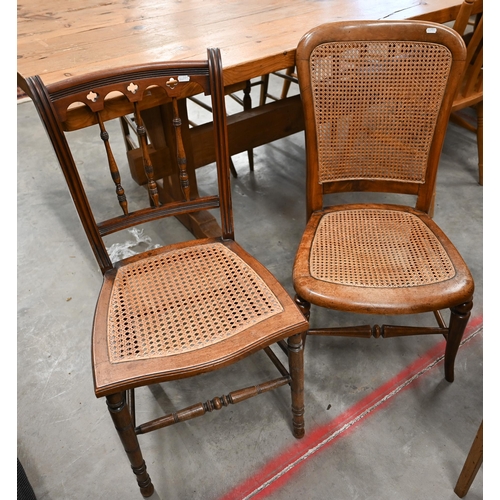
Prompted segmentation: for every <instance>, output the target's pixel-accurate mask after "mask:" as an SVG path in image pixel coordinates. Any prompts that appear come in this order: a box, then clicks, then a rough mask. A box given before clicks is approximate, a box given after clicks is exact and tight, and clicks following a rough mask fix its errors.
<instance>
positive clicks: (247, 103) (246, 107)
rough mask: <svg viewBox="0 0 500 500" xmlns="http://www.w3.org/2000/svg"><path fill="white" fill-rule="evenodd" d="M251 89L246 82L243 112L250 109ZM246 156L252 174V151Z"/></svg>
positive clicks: (248, 81)
mask: <svg viewBox="0 0 500 500" xmlns="http://www.w3.org/2000/svg"><path fill="white" fill-rule="evenodd" d="M251 88H252V86H251V84H250V80H247V84H246V87H245V90H244V91H243V109H244V110H245V111H250V110H251V109H252V97H251V96H250V91H251ZM247 156H248V166H249V167H250V172H253V149H249V150H248V151H247Z"/></svg>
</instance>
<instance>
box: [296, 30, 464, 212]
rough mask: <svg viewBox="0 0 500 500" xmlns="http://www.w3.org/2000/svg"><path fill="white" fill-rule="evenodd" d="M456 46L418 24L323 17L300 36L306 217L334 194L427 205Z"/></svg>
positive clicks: (452, 86) (459, 51) (451, 37)
mask: <svg viewBox="0 0 500 500" xmlns="http://www.w3.org/2000/svg"><path fill="white" fill-rule="evenodd" d="M465 52H466V51H465V45H464V42H463V40H462V39H461V37H460V36H458V34H457V33H456V32H454V31H453V30H452V29H450V28H447V27H446V26H442V25H438V24H434V23H428V22H422V21H353V22H340V23H329V24H325V25H322V26H319V27H317V28H315V29H313V30H311V31H310V32H309V33H307V34H306V35H304V37H303V38H302V39H301V41H300V43H299V45H298V47H297V55H296V62H297V72H298V77H299V84H300V92H301V96H302V101H303V106H304V117H305V132H306V152H307V215H308V217H309V216H310V214H311V213H312V212H313V211H315V210H320V209H321V208H322V207H323V195H325V194H328V193H334V192H347V191H373V192H395V193H404V194H411V195H415V196H416V207H417V208H418V209H420V210H424V211H426V212H428V211H429V209H430V206H431V201H432V195H433V192H434V184H435V178H436V172H437V166H438V162H439V156H440V153H441V148H442V143H443V139H444V135H445V131H446V126H447V123H448V119H449V113H450V107H451V104H452V101H453V97H454V95H455V92H456V89H457V85H458V83H459V81H460V77H461V73H462V70H463V67H464V62H465V55H466V54H465Z"/></svg>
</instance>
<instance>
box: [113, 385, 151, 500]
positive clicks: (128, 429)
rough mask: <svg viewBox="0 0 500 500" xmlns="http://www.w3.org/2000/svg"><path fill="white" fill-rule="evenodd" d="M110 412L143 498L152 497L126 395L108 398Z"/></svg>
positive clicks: (122, 393) (115, 395)
mask: <svg viewBox="0 0 500 500" xmlns="http://www.w3.org/2000/svg"><path fill="white" fill-rule="evenodd" d="M106 400H107V404H108V410H109V413H110V415H111V418H112V419H113V422H114V424H115V428H116V430H117V431H118V435H119V436H120V439H121V442H122V444H123V447H124V448H125V451H126V452H127V455H128V458H129V460H130V464H131V465H132V470H133V471H134V474H135V475H136V477H137V483H138V484H139V488H140V489H141V493H142V496H143V497H150V496H151V495H152V494H153V493H154V486H153V483H152V482H151V478H150V477H149V474H148V472H147V470H146V463H145V462H144V459H143V458H142V453H141V448H140V447H139V441H138V439H137V435H136V433H135V430H134V427H133V425H132V418H131V415H130V411H129V408H128V406H127V403H126V398H125V393H124V392H120V393H117V394H112V395H111V396H106Z"/></svg>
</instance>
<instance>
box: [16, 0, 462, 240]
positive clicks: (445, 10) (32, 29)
mask: <svg viewBox="0 0 500 500" xmlns="http://www.w3.org/2000/svg"><path fill="white" fill-rule="evenodd" d="M277 7H278V8H277ZM458 8H459V2H458V0H429V1H427V2H425V3H420V2H419V3H416V2H414V1H413V0H404V1H403V2H402V1H401V0H390V1H386V2H371V1H368V0H367V1H363V2H356V3H354V4H353V3H352V2H346V1H345V0H334V1H331V2H328V4H325V3H321V2H319V3H315V4H309V3H304V2H301V1H299V0H293V1H290V2H286V3H282V2H280V3H279V6H276V5H275V4H273V3H269V2H265V1H263V0H258V1H254V2H252V3H245V2H243V3H240V2H234V3H226V4H224V7H223V8H221V6H220V2H218V1H215V0H211V1H209V2H197V3H196V5H195V10H193V5H192V4H187V3H184V2H177V3H173V4H171V5H169V8H168V9H164V8H162V7H159V6H158V0H146V1H144V0H141V1H140V2H139V1H138V0H132V1H131V2H127V3H126V4H121V3H114V4H113V8H109V6H108V5H105V4H102V2H98V1H97V0H92V1H91V2H86V5H85V10H84V12H85V15H82V9H74V8H72V6H71V5H69V4H67V2H61V1H60V0H50V1H49V2H44V3H43V5H42V4H40V3H39V2H34V1H32V0H29V1H28V2H24V3H23V4H21V5H20V6H19V9H18V38H17V40H18V72H19V79H18V86H19V87H20V88H22V89H23V90H24V91H25V92H27V93H28V94H29V90H28V89H27V88H26V85H25V79H26V78H27V77H29V76H33V75H41V78H42V80H43V82H44V83H45V84H50V83H54V82H58V81H64V80H65V79H67V78H69V77H73V76H77V75H84V74H87V73H89V72H93V71H97V70H106V69H107V68H110V67H119V66H123V65H128V64H142V63H143V62H144V61H145V60H148V61H152V62H154V61H162V60H172V59H175V60H182V59H196V58H202V57H204V53H205V48H206V47H207V46H210V45H216V46H218V47H219V48H220V49H221V51H222V53H223V55H224V65H225V67H224V85H225V87H226V91H228V89H230V87H231V86H232V85H237V84H241V83H242V82H246V81H248V80H252V79H253V78H260V77H261V76H262V75H267V74H269V73H272V72H273V71H279V70H285V69H286V68H290V67H292V66H293V65H294V64H295V47H296V46H297V43H298V41H299V39H300V37H301V36H302V34H303V33H304V32H305V31H306V30H308V29H310V28H312V27H314V26H317V25H319V24H321V23H324V22H326V21H328V20H329V19H330V20H342V19H346V20H348V19H389V18H392V19H398V18H419V19H420V18H425V19H431V20H433V21H436V22H446V21H450V20H452V19H454V18H455V16H456V13H457V12H458ZM160 34H161V36H160ZM186 40H188V41H189V43H188V42H185V41H186ZM161 105H162V104H161V103H159V106H161ZM179 108H180V109H179V113H180V115H181V116H182V118H183V127H188V126H189V125H188V121H189V120H188V117H187V111H186V110H185V109H184V108H185V103H184V102H182V101H180V102H179ZM163 112H166V111H159V113H160V114H161V113H163ZM73 113H74V114H75V117H74V119H71V122H72V126H73V127H75V128H79V127H84V126H86V125H85V119H84V117H79V116H78V108H77V109H76V110H74V111H72V112H71V114H73ZM113 113H114V114H115V116H116V117H117V118H118V117H120V116H123V115H124V114H125V113H124V110H123V109H121V108H120V106H119V105H117V107H115V108H114V110H113ZM145 123H146V128H147V130H148V133H149V135H150V137H151V143H150V146H151V149H152V150H153V152H152V154H151V158H152V161H153V164H154V163H155V161H157V157H158V158H160V157H162V158H163V157H165V154H167V155H168V156H175V153H174V152H169V151H168V143H169V141H170V140H171V139H169V138H168V137H165V130H164V129H163V128H162V127H161V121H160V120H159V119H158V113H154V112H151V113H149V114H148V116H145ZM155 129H156V130H155ZM301 130H303V116H302V107H301V104H300V98H298V96H291V97H289V98H287V99H283V100H279V101H273V102H268V103H266V104H265V105H264V106H257V107H255V108H252V109H247V110H244V111H242V112H241V113H236V114H235V115H232V116H230V117H229V118H228V135H229V153H230V155H231V156H233V155H235V154H237V153H240V152H244V151H251V150H252V149H254V148H256V147H258V146H260V145H262V144H266V143H269V142H272V141H274V140H277V139H280V138H283V137H286V136H288V135H291V134H294V133H296V132H299V131H301ZM211 134H212V131H211V126H210V124H203V125H202V126H200V127H193V128H192V130H191V133H190V137H189V138H186V144H185V147H186V154H187V155H188V157H191V164H192V165H193V168H195V169H196V168H200V167H202V166H205V165H208V164H210V163H212V162H214V161H215V157H214V150H213V148H211V147H209V145H210V143H211ZM130 156H131V157H132V158H131V162H130V166H131V170H133V171H134V172H133V173H132V176H133V177H134V176H136V177H137V176H140V172H139V173H136V172H135V170H139V171H141V170H142V159H141V158H140V151H139V150H136V151H135V153H134V154H131V155H130ZM161 164H162V162H159V164H158V165H155V168H156V169H157V170H159V169H160V168H161ZM192 190H193V195H195V194H196V192H197V186H196V179H195V178H193V179H192ZM178 195H179V193H178V192H177V191H176V190H174V191H170V190H169V189H167V190H166V191H165V192H163V193H160V197H161V198H162V199H164V200H167V199H176V198H177V197H178ZM183 223H184V224H185V225H186V227H188V229H189V230H190V231H192V232H193V233H194V234H196V235H205V236H218V235H219V234H220V228H219V227H218V225H217V224H216V222H215V220H213V219H211V216H210V215H209V214H205V215H199V214H198V213H196V212H193V213H191V214H188V215H187V216H186V217H184V219H183Z"/></svg>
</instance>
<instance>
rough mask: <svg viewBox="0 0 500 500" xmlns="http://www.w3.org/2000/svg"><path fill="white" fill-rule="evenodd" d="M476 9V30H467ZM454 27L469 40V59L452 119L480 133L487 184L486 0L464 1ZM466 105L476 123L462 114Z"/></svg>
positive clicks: (480, 153) (480, 167)
mask: <svg viewBox="0 0 500 500" xmlns="http://www.w3.org/2000/svg"><path fill="white" fill-rule="evenodd" d="M473 10H474V12H478V14H475V15H474V16H473V18H474V22H473V23H472V25H473V29H472V31H467V28H468V27H469V26H470V19H471V13H472V12H473ZM453 29H454V30H455V31H456V32H457V33H459V34H460V35H461V36H462V37H463V38H464V40H465V42H466V45H467V61H466V66H465V68H466V69H465V72H464V76H463V80H462V84H461V85H460V87H459V90H458V94H457V96H456V97H455V100H454V101H453V105H452V107H451V112H452V113H451V116H450V120H451V121H453V122H454V123H457V124H458V125H460V126H462V127H464V128H466V129H467V130H470V131H471V132H474V133H475V134H476V141H477V153H478V172H479V175H478V178H479V184H481V185H483V0H463V3H462V5H461V6H460V11H459V13H458V15H457V18H456V20H455V23H454V25H453ZM465 108H472V109H473V110H474V111H475V113H476V123H475V124H474V123H473V122H471V121H470V120H469V119H467V118H466V117H464V116H462V115H460V114H459V113H458V112H459V111H460V110H463V109H465Z"/></svg>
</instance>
